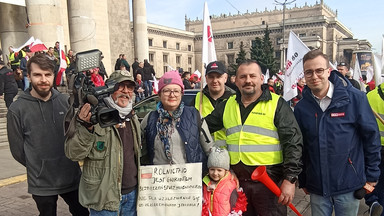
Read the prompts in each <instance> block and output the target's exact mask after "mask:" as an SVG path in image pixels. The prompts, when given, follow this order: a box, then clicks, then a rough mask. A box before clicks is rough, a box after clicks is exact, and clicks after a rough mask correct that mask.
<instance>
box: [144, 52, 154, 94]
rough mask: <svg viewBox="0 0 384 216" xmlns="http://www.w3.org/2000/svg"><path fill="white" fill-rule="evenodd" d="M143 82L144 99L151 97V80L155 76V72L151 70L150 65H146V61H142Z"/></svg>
mask: <svg viewBox="0 0 384 216" xmlns="http://www.w3.org/2000/svg"><path fill="white" fill-rule="evenodd" d="M142 75H143V77H142V78H143V81H144V86H145V97H148V96H151V95H152V93H153V88H152V82H151V81H152V80H153V77H154V76H155V70H153V67H152V65H150V64H149V63H148V60H147V59H144V68H143V74H142Z"/></svg>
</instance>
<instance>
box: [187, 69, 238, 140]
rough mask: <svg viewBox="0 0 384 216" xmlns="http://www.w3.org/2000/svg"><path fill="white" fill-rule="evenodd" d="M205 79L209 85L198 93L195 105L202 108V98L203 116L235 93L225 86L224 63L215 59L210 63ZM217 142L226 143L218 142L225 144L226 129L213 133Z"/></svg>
mask: <svg viewBox="0 0 384 216" xmlns="http://www.w3.org/2000/svg"><path fill="white" fill-rule="evenodd" d="M205 74H206V75H205V80H206V81H207V85H206V86H205V87H204V89H203V91H202V93H203V94H201V93H200V92H199V93H197V94H196V97H195V100H194V103H195V104H194V106H195V108H196V109H197V110H200V100H201V98H200V97H201V95H202V97H203V99H202V107H201V108H202V110H201V114H202V116H203V117H205V116H207V115H208V114H210V113H211V112H212V111H213V109H215V107H216V106H217V105H218V104H219V103H220V102H222V101H224V100H227V99H228V98H229V97H230V96H232V95H234V94H235V91H234V90H232V89H231V88H229V87H227V86H225V82H226V81H227V77H228V74H227V73H226V71H225V66H224V65H223V63H221V62H218V61H214V62H211V63H209V64H208V66H207V70H206V71H205ZM212 137H214V139H215V142H216V143H217V144H218V142H224V144H218V146H223V145H225V138H226V136H225V131H224V130H219V131H216V132H215V133H213V134H212Z"/></svg>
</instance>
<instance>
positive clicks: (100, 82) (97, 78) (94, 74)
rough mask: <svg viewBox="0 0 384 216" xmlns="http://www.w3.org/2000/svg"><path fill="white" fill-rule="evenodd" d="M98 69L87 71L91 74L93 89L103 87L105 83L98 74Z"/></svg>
mask: <svg viewBox="0 0 384 216" xmlns="http://www.w3.org/2000/svg"><path fill="white" fill-rule="evenodd" d="M99 70H100V69H99V68H92V69H89V73H91V80H92V82H93V84H94V85H95V87H100V86H105V82H104V79H103V77H102V76H101V75H100V74H99Z"/></svg>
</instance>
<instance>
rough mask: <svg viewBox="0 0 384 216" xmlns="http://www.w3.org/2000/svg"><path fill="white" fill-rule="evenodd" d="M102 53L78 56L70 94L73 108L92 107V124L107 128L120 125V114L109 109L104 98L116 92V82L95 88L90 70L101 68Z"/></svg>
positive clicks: (94, 52) (70, 84)
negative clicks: (84, 105) (88, 105)
mask: <svg viewBox="0 0 384 216" xmlns="http://www.w3.org/2000/svg"><path fill="white" fill-rule="evenodd" d="M100 61H101V51H100V50H98V49H95V50H89V51H85V52H80V53H77V54H76V63H75V64H76V68H75V69H74V70H72V71H71V72H70V78H69V79H70V81H69V93H70V94H71V97H72V98H73V101H72V106H73V107H74V108H79V107H81V106H82V105H83V104H85V103H89V104H90V105H91V113H92V115H91V120H90V121H91V124H92V125H95V124H99V125H100V127H102V128H105V127H109V126H112V125H116V124H118V123H120V121H121V120H120V116H119V112H118V111H117V110H116V109H114V108H109V107H108V106H107V104H106V103H105V102H104V98H105V97H108V96H110V95H111V94H113V92H114V91H115V85H116V84H117V83H116V82H115V81H113V80H110V81H107V82H106V83H105V86H100V87H95V85H94V83H93V82H92V80H91V73H90V72H89V69H92V68H96V67H99V66H100Z"/></svg>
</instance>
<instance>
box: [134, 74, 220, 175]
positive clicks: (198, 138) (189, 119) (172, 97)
mask: <svg viewBox="0 0 384 216" xmlns="http://www.w3.org/2000/svg"><path fill="white" fill-rule="evenodd" d="M183 90H184V86H183V83H182V81H181V78H180V76H179V74H178V72H177V71H169V72H166V73H165V74H164V75H163V76H162V77H161V79H160V81H159V97H160V102H159V103H158V105H157V109H156V111H152V112H150V113H148V114H147V115H146V116H145V117H144V119H143V121H142V122H141V129H142V137H143V149H142V152H143V162H144V163H145V164H150V165H152V164H154V165H162V164H184V163H197V162H202V163H203V167H202V168H203V173H204V170H206V168H207V157H206V156H207V155H208V153H209V150H210V148H211V146H212V144H213V141H212V138H211V136H210V135H209V132H208V127H207V124H206V123H205V121H201V117H200V114H199V112H198V111H197V110H196V109H195V108H194V107H190V106H185V105H184V102H182V101H181V98H182V97H183Z"/></svg>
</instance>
